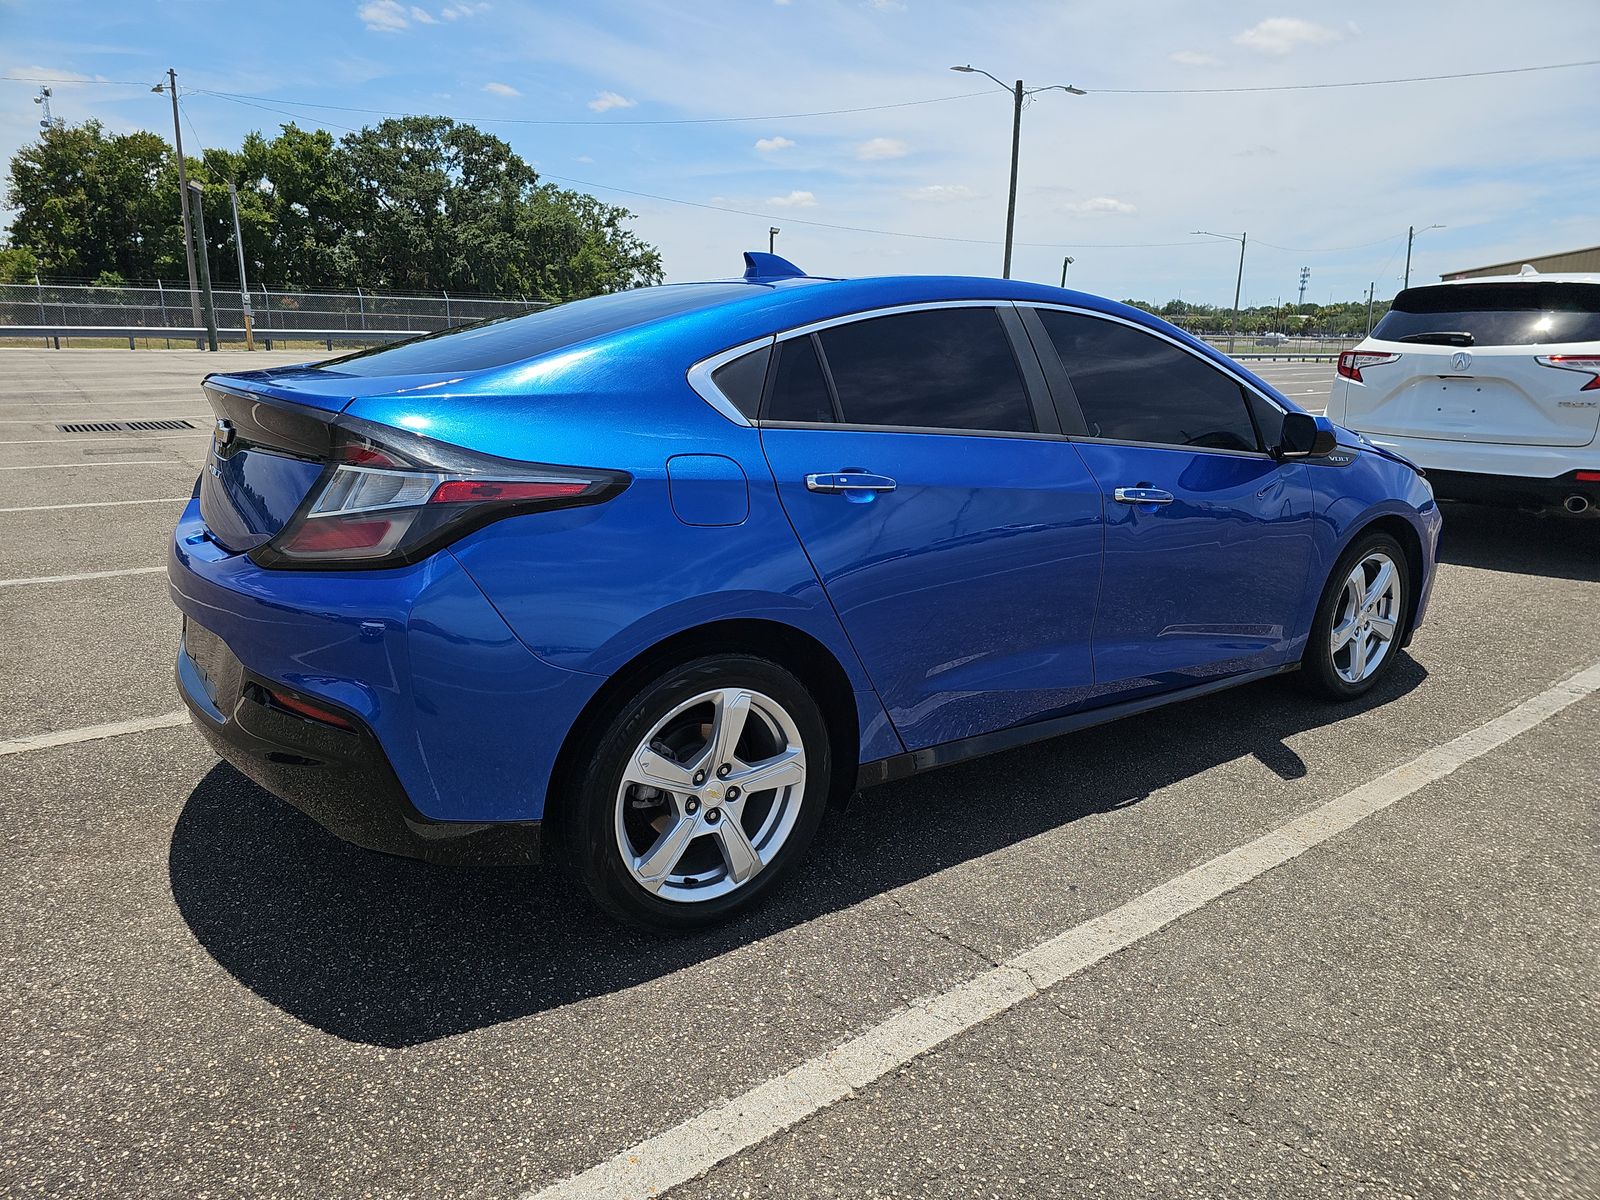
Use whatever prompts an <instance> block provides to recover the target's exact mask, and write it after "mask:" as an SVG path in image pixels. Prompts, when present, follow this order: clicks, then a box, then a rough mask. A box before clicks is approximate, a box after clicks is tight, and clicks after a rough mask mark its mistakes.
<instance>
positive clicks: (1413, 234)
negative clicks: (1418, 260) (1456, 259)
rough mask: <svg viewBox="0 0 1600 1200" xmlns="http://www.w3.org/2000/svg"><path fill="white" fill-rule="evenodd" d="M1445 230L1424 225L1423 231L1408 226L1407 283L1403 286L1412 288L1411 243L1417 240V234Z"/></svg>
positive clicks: (1437, 226) (1441, 227) (1438, 226)
mask: <svg viewBox="0 0 1600 1200" xmlns="http://www.w3.org/2000/svg"><path fill="white" fill-rule="evenodd" d="M1443 228H1444V226H1443V225H1424V226H1423V227H1422V228H1421V229H1418V228H1417V227H1416V226H1415V225H1407V226H1406V281H1405V283H1404V284H1403V285H1402V286H1404V287H1410V286H1411V243H1412V242H1414V241H1416V240H1417V234H1419V233H1427V232H1428V230H1430V229H1443Z"/></svg>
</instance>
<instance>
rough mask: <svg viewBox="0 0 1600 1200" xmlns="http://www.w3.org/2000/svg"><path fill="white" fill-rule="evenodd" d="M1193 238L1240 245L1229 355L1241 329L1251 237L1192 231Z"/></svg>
mask: <svg viewBox="0 0 1600 1200" xmlns="http://www.w3.org/2000/svg"><path fill="white" fill-rule="evenodd" d="M1191 236H1192V237H1214V238H1226V239H1227V240H1228V241H1230V242H1238V243H1239V275H1238V278H1236V279H1235V280H1234V281H1233V313H1232V315H1230V316H1229V317H1228V353H1229V354H1232V353H1233V338H1234V335H1235V334H1236V333H1237V332H1238V328H1239V294H1240V292H1241V291H1242V290H1243V289H1244V248H1245V243H1247V242H1248V241H1249V240H1250V235H1249V234H1248V233H1241V234H1240V235H1239V236H1238V237H1234V236H1233V234H1231V233H1212V232H1211V231H1210V230H1209V229H1196V230H1194V231H1192V233H1191Z"/></svg>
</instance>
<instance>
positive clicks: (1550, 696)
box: [523, 663, 1600, 1200]
mask: <svg viewBox="0 0 1600 1200" xmlns="http://www.w3.org/2000/svg"><path fill="white" fill-rule="evenodd" d="M1597 689H1600V663H1595V664H1593V665H1592V666H1590V667H1588V668H1587V669H1586V670H1584V671H1582V672H1580V673H1579V674H1577V675H1574V676H1572V677H1571V678H1569V679H1565V680H1563V681H1562V682H1560V683H1558V684H1555V685H1554V686H1552V687H1550V688H1547V689H1546V690H1545V691H1542V692H1540V693H1539V694H1538V695H1537V696H1534V697H1532V698H1531V699H1528V700H1524V701H1523V702H1522V703H1521V704H1519V705H1517V706H1516V707H1515V708H1513V709H1512V710H1511V711H1510V712H1508V713H1506V714H1504V715H1503V716H1499V717H1496V718H1494V719H1493V720H1492V721H1487V722H1485V723H1484V724H1482V725H1479V726H1478V727H1477V728H1476V729H1471V730H1468V731H1467V732H1466V733H1463V734H1461V735H1460V736H1459V737H1456V738H1453V739H1451V740H1450V741H1448V742H1446V743H1444V744H1443V745H1441V746H1436V747H1434V748H1433V749H1432V750H1429V751H1427V752H1426V753H1424V754H1421V755H1418V756H1417V757H1416V758H1414V759H1412V760H1411V761H1410V762H1408V763H1405V764H1404V765H1402V766H1399V767H1396V768H1395V769H1394V770H1392V771H1389V772H1388V773H1386V774H1384V775H1381V776H1379V777H1378V778H1377V779H1374V780H1373V781H1372V782H1371V783H1367V784H1363V785H1362V786H1361V787H1358V788H1356V789H1354V790H1353V791H1349V792H1346V793H1345V794H1344V795H1342V796H1340V797H1339V798H1338V799H1336V800H1330V801H1328V802H1327V803H1326V804H1322V805H1319V806H1318V807H1316V808H1314V809H1312V810H1311V811H1310V812H1308V813H1306V814H1304V815H1303V816H1300V817H1297V818H1295V819H1294V820H1292V821H1290V822H1288V823H1287V824H1285V825H1281V826H1279V827H1278V828H1277V829H1274V830H1273V831H1272V832H1271V833H1268V834H1266V835H1264V836H1263V837H1259V838H1257V839H1256V840H1255V841H1253V842H1248V843H1246V844H1245V845H1243V846H1240V847H1238V848H1236V849H1234V850H1230V851H1229V852H1228V853H1226V854H1223V855H1220V856H1219V857H1217V858H1213V859H1212V860H1211V861H1210V862H1207V863H1202V864H1201V865H1200V866H1198V867H1195V868H1193V869H1191V870H1188V871H1185V872H1184V873H1183V874H1182V875H1179V876H1177V877H1176V878H1174V879H1170V880H1168V881H1167V882H1166V883H1163V884H1161V885H1160V886H1159V887H1155V888H1152V889H1151V890H1150V891H1148V892H1146V893H1144V895H1142V896H1139V897H1138V898H1136V899H1134V900H1130V901H1129V902H1128V903H1126V904H1124V905H1122V906H1121V907H1120V908H1115V909H1112V910H1111V911H1110V912H1108V913H1106V914H1104V915H1103V916H1099V917H1096V918H1094V919H1093V920H1091V921H1086V922H1085V923H1084V924H1082V925H1078V926H1076V927H1074V928H1072V929H1069V930H1067V931H1066V932H1064V933H1061V934H1059V935H1057V936H1056V937H1053V938H1051V939H1050V940H1048V941H1046V942H1044V943H1042V944H1040V945H1038V946H1035V947H1034V948H1033V949H1032V950H1028V951H1025V952H1024V953H1022V954H1019V955H1017V956H1016V957H1015V958H1012V959H1009V960H1007V961H1006V962H1004V963H1001V964H1000V965H999V966H997V967H993V968H991V969H990V970H987V971H985V972H983V973H982V974H981V975H978V976H976V977H974V978H972V979H969V980H968V981H967V982H965V983H962V984H958V985H956V986H955V987H953V988H951V989H949V990H948V991H945V992H941V993H938V994H936V995H932V996H927V997H924V998H923V999H921V1000H919V1001H917V1002H915V1003H913V1004H912V1005H911V1007H910V1008H907V1009H904V1010H902V1011H901V1012H899V1013H897V1014H895V1015H894V1016H892V1017H890V1018H889V1019H888V1020H886V1021H884V1022H883V1023H882V1024H879V1025H875V1026H873V1027H872V1028H871V1029H868V1030H867V1031H866V1032H864V1033H860V1034H857V1035H856V1036H855V1037H852V1038H851V1039H849V1040H848V1041H846V1042H845V1043H843V1044H842V1045H840V1046H838V1047H836V1048H835V1049H833V1050H830V1051H828V1052H827V1053H825V1054H821V1055H818V1056H817V1057H816V1058H812V1059H809V1060H808V1061H806V1062H804V1063H801V1064H800V1065H799V1066H798V1067H795V1068H794V1069H793V1070H791V1071H788V1072H786V1073H784V1074H782V1075H779V1076H777V1077H776V1078H773V1079H770V1080H768V1081H767V1082H766V1083H763V1084H760V1085H758V1086H756V1087H754V1088H751V1089H750V1090H749V1091H747V1092H745V1093H744V1094H743V1095H740V1096H736V1097H734V1098H733V1099H732V1100H726V1101H722V1102H721V1103H718V1104H715V1105H712V1106H711V1107H710V1108H708V1109H706V1110H704V1111H703V1112H701V1113H699V1114H698V1115H696V1116H694V1117H692V1118H690V1119H689V1120H687V1121H685V1122H683V1123H682V1124H681V1125H677V1126H674V1127H673V1128H671V1129H669V1130H667V1131H666V1132H664V1133H661V1134H658V1135H657V1136H655V1137H653V1138H650V1139H648V1140H647V1141H643V1142H640V1143H639V1144H638V1145H635V1146H630V1147H629V1148H628V1149H626V1150H624V1151H622V1152H621V1153H620V1154H618V1155H616V1156H615V1157H614V1158H612V1159H609V1160H608V1161H606V1162H603V1163H600V1164H598V1165H597V1166H594V1167H591V1168H589V1169H588V1170H586V1171H582V1172H580V1173H579V1174H577V1175H574V1176H571V1177H570V1178H568V1179H565V1180H562V1181H561V1182H559V1183H556V1184H553V1185H551V1186H550V1187H547V1188H544V1189H542V1190H537V1191H533V1190H530V1191H528V1192H526V1193H524V1197H523V1200H580V1198H589V1197H606V1198H607V1200H622V1198H624V1197H629V1198H641V1197H646V1196H656V1195H659V1194H660V1193H662V1192H665V1191H666V1190H667V1189H668V1188H671V1187H676V1186H677V1185H678V1184H680V1183H686V1182H688V1181H689V1180H691V1179H694V1178H695V1177H697V1176H699V1175H702V1174H704V1173H705V1172H706V1171H708V1170H710V1169H711V1168H712V1167H714V1166H716V1165H717V1164H718V1163H720V1162H723V1161H725V1160H726V1159H729V1158H732V1157H733V1156H734V1155H736V1154H738V1153H740V1152H741V1151H744V1150H748V1149H749V1148H750V1147H752V1146H755V1145H757V1144H758V1143H760V1142H762V1141H765V1140H766V1139H767V1138H769V1137H771V1136H772V1135H773V1134H776V1133H779V1132H781V1131H782V1130H784V1129H787V1128H789V1127H790V1126H792V1125H795V1124H798V1123H799V1122H801V1121H803V1120H805V1119H806V1118H808V1117H810V1116H813V1115H814V1114H816V1113H818V1112H820V1111H822V1110H823V1109H824V1108H827V1107H828V1106H829V1105H832V1104H835V1103H837V1102H838V1101H840V1100H843V1099H844V1098H845V1097H847V1096H849V1095H851V1094H853V1093H854V1092H856V1091H857V1090H859V1089H861V1088H864V1087H866V1086H868V1085H869V1084H871V1083H873V1082H874V1081H876V1080H878V1079H881V1078H883V1077H884V1076H885V1075H887V1074H889V1072H891V1071H894V1070H897V1069H898V1068H900V1067H903V1066H905V1065H906V1064H907V1063H909V1062H911V1060H912V1059H914V1058H916V1057H918V1056H919V1055H921V1054H925V1053H927V1052H928V1051H929V1050H932V1049H933V1048H934V1047H936V1046H939V1045H941V1044H942V1043H944V1042H946V1041H948V1040H949V1039H950V1038H953V1037H955V1036H956V1035H957V1034H960V1033H964V1032H966V1031H967V1030H969V1029H971V1028H973V1027H974V1026H976V1025H978V1024H981V1023H982V1022H984V1021H987V1020H989V1019H990V1018H991V1017H995V1016H998V1015H999V1014H1001V1013H1003V1012H1005V1011H1007V1010H1008V1009H1011V1008H1014V1007H1015V1006H1016V1005H1018V1004H1020V1003H1022V1001H1024V1000H1026V999H1028V998H1029V997H1031V996H1035V995H1037V994H1038V993H1039V992H1041V991H1043V990H1044V989H1046V988H1048V987H1052V986H1054V985H1055V984H1058V983H1060V982H1061V981H1062V980H1064V979H1066V978H1068V977H1069V976H1071V975H1075V974H1076V973H1078V972H1079V971H1082V970H1084V969H1085V968H1087V967H1091V966H1093V965H1094V964H1095V963H1098V962H1100V961H1102V960H1103V959H1106V958H1109V957H1110V956H1111V955H1113V954H1116V953H1117V952H1118V951H1121V950H1125V949H1127V948H1128V947H1129V946H1132V945H1134V944H1135V943H1137V942H1139V941H1142V940H1143V939H1144V938H1147V937H1149V936H1150V935H1151V934H1153V933H1155V932H1157V931H1158V930H1160V929H1163V928H1165V927H1166V926H1167V925H1170V924H1171V923H1172V922H1173V921H1176V920H1178V919H1179V918H1180V917H1183V916H1186V915H1188V914H1189V913H1192V912H1195V911H1197V910H1199V909H1201V908H1203V907H1205V906H1206V905H1207V904H1210V903H1211V902H1212V901H1214V900H1216V899H1217V898H1219V897H1221V896H1224V895H1226V894H1227V893H1228V892H1231V891H1233V890H1234V889H1235V888H1238V887H1242V886H1243V885H1244V884H1247V883H1249V882H1250V881H1251V880H1253V879H1256V878H1258V877H1259V876H1261V875H1263V874H1265V873H1266V872H1268V871H1270V870H1272V869H1273V868H1275V867H1280V866H1282V865H1283V864H1284V863H1287V862H1290V861H1291V860H1293V859H1295V858H1297V857H1299V856H1300V855H1301V854H1304V853H1305V852H1306V851H1307V850H1309V849H1311V848H1312V847H1313V846H1317V845H1320V844H1321V843H1323V842H1325V841H1327V840H1328V839H1329V838H1332V837H1334V836H1336V835H1337V834H1340V833H1342V832H1344V831H1345V830H1347V829H1349V828H1351V827H1352V826H1353V825H1356V824H1358V823H1359V822H1361V821H1364V820H1366V819H1367V818H1368V817H1370V816H1372V815H1373V814H1374V813H1378V812H1382V811H1383V810H1384V809H1386V808H1388V807H1389V806H1390V805H1392V804H1394V803H1395V802H1396V801H1399V800H1401V799H1404V798H1405V797H1406V796H1409V795H1411V794H1412V793H1414V792H1416V791H1418V790H1419V789H1421V788H1424V787H1426V786H1427V785H1429V784H1431V783H1435V782H1437V781H1438V780H1440V779H1443V778H1444V777H1445V776H1447V775H1449V774H1451V773H1452V772H1454V771H1455V770H1457V769H1458V768H1459V767H1461V766H1463V765H1464V764H1466V763H1469V762H1471V761H1472V760H1473V759H1475V758H1478V757H1480V756H1481V755H1484V754H1487V753H1489V751H1491V750H1493V749H1495V748H1496V747H1498V746H1502V745H1504V744H1505V743H1506V742H1508V741H1510V740H1511V739H1512V738H1514V737H1516V736H1517V735H1518V734H1520V733H1525V732H1526V731H1528V730H1529V729H1532V728H1533V727H1534V726H1536V725H1538V724H1540V723H1541V722H1543V721H1546V720H1548V719H1549V718H1550V717H1553V716H1554V715H1555V714H1556V713H1558V712H1560V711H1562V710H1563V709H1565V708H1567V707H1568V706H1569V705H1572V704H1575V703H1577V702H1578V701H1579V700H1581V699H1583V698H1584V697H1586V696H1589V695H1591V694H1593V693H1594V692H1595V691H1596V690H1597Z"/></svg>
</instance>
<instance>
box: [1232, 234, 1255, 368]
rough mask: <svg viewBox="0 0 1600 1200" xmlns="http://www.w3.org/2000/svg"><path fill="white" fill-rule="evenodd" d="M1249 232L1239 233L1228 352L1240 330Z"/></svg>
mask: <svg viewBox="0 0 1600 1200" xmlns="http://www.w3.org/2000/svg"><path fill="white" fill-rule="evenodd" d="M1249 240H1250V235H1249V234H1248V233H1242V234H1240V235H1239V277H1238V278H1237V279H1235V280H1234V281H1233V316H1232V317H1231V318H1230V319H1229V321H1228V353H1229V354H1232V353H1233V335H1234V334H1235V333H1237V332H1238V330H1239V293H1240V292H1242V291H1243V290H1244V244H1245V243H1246V242H1248V241H1249Z"/></svg>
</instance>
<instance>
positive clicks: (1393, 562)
mask: <svg viewBox="0 0 1600 1200" xmlns="http://www.w3.org/2000/svg"><path fill="white" fill-rule="evenodd" d="M1410 588H1411V574H1410V562H1409V560H1408V559H1407V558H1406V554H1405V551H1404V550H1402V549H1401V548H1400V543H1399V542H1397V541H1395V540H1394V538H1392V537H1390V536H1389V535H1388V534H1387V533H1379V532H1372V533H1368V534H1366V535H1365V536H1362V537H1358V538H1357V539H1356V541H1355V542H1354V543H1353V544H1352V545H1351V546H1350V547H1349V549H1347V550H1346V551H1345V552H1344V554H1343V555H1341V556H1340V558H1339V561H1338V563H1337V564H1336V565H1335V566H1334V568H1333V571H1332V572H1331V574H1330V575H1329V578H1328V584H1327V587H1325V588H1324V589H1323V593H1322V599H1321V601H1320V602H1319V603H1318V605H1317V613H1316V616H1315V617H1314V618H1313V620H1312V623H1311V633H1310V636H1309V637H1308V638H1307V640H1306V649H1305V655H1304V656H1303V657H1302V658H1301V660H1300V665H1301V672H1300V677H1301V679H1302V681H1303V682H1304V683H1305V684H1306V685H1307V686H1308V687H1310V688H1312V689H1313V690H1314V691H1317V692H1320V693H1321V694H1323V695H1325V696H1329V697H1332V698H1333V699H1336V700H1350V699H1353V698H1355V697H1356V696H1359V695H1361V694H1362V693H1363V692H1365V691H1367V690H1368V689H1369V688H1371V687H1373V686H1374V685H1375V684H1376V683H1377V682H1378V680H1379V679H1380V678H1381V677H1382V676H1383V675H1384V674H1385V673H1386V672H1387V671H1389V670H1390V669H1392V668H1393V666H1394V662H1395V659H1396V658H1397V657H1398V656H1399V653H1400V643H1401V641H1402V640H1403V639H1404V637H1405V623H1406V611H1407V609H1406V605H1407V602H1408V600H1409V597H1410Z"/></svg>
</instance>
